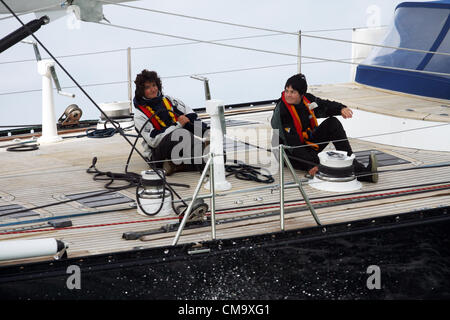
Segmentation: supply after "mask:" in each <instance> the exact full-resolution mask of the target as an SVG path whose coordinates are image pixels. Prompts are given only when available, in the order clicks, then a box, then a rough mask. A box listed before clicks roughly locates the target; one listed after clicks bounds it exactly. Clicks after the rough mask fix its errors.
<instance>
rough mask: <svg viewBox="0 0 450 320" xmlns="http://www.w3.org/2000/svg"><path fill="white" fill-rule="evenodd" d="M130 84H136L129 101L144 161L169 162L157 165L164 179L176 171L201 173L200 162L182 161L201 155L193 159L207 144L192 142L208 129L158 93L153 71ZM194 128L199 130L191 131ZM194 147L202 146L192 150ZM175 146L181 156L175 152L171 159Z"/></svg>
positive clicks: (178, 102) (191, 113)
mask: <svg viewBox="0 0 450 320" xmlns="http://www.w3.org/2000/svg"><path fill="white" fill-rule="evenodd" d="M134 83H135V84H136V90H135V96H134V99H133V104H134V107H135V113H134V123H135V128H136V131H137V132H141V134H142V137H143V138H144V142H143V147H144V149H145V154H146V156H147V157H148V159H149V160H151V161H160V160H170V161H164V162H163V163H162V164H161V163H158V164H157V166H159V167H163V168H164V170H165V171H166V175H171V174H172V173H174V172H176V171H198V170H202V168H203V167H204V164H203V161H201V164H197V163H196V162H199V161H195V160H194V159H188V160H185V159H184V158H186V157H193V156H194V157H195V156H202V155H203V153H202V154H199V155H196V154H195V151H197V150H201V151H202V152H203V150H204V148H205V147H206V145H207V143H204V142H202V140H201V139H197V138H195V137H194V135H196V134H197V135H199V136H200V134H201V136H200V138H202V136H204V135H205V133H206V134H207V133H208V132H209V131H208V129H209V127H208V126H207V125H206V124H205V123H204V122H202V121H200V120H199V119H198V115H197V113H195V112H194V111H193V110H192V109H191V108H189V107H188V106H186V105H185V104H184V103H183V102H182V101H181V100H179V99H175V98H173V97H170V96H167V95H164V94H163V93H162V83H161V79H160V78H159V76H158V74H157V73H156V72H155V71H149V70H147V69H144V70H143V71H142V72H141V73H139V74H138V75H137V76H136V80H135V81H134ZM144 126H145V127H144ZM194 126H199V127H198V129H197V130H195V129H194ZM143 127H144V128H143ZM180 138H181V139H180ZM180 140H181V141H180ZM208 142H209V141H208ZM180 143H181V145H180ZM197 143H201V144H202V145H201V146H199V147H195V144H197ZM177 145H178V147H177V149H176V151H178V150H180V151H181V152H176V153H177V154H176V156H177V157H176V158H174V157H173V155H172V153H173V152H172V151H173V150H174V148H175V146H177ZM189 149H190V152H186V153H190V155H187V154H185V155H183V153H184V152H183V151H185V150H189ZM179 153H180V154H179ZM180 159H184V160H180ZM181 162H182V163H181Z"/></svg>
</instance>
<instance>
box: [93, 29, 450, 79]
mask: <svg viewBox="0 0 450 320" xmlns="http://www.w3.org/2000/svg"><path fill="white" fill-rule="evenodd" d="M94 23H97V24H101V25H104V26H108V27H113V28H118V29H123V30H130V31H136V32H142V33H147V34H153V35H158V36H163V37H169V38H176V39H183V40H190V41H198V42H202V43H205V44H212V45H215V46H221V47H226V48H233V49H241V50H247V51H253V52H261V53H268V54H275V55H281V56H287V57H295V58H304V59H312V60H320V61H328V62H338V63H343V64H351V65H359V66H366V67H377V68H381V69H387V70H397V71H408V72H416V73H421V74H431V75H439V76H450V73H446V72H435V71H426V70H416V69H409V68H399V67H391V66H382V65H375V64H373V65H370V64H364V63H357V62H349V61H341V60H337V59H330V58H321V57H312V56H304V55H301V56H300V55H297V54H292V53H287V52H279V51H272V50H266V49H257V48H251V47H244V46H238V45H232V44H225V43H219V42H214V41H209V40H200V39H194V38H190V37H185V36H179V35H174V34H169V33H162V32H156V31H150V30H144V29H139V28H132V27H127V26H122V25H117V24H111V23H109V24H108V23H104V22H94ZM449 55H450V54H449Z"/></svg>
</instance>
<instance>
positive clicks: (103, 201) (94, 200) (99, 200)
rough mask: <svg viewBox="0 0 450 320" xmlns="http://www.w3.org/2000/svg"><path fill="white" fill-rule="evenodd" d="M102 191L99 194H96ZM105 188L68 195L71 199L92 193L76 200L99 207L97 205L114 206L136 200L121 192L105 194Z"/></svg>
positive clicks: (89, 205)
mask: <svg viewBox="0 0 450 320" xmlns="http://www.w3.org/2000/svg"><path fill="white" fill-rule="evenodd" d="M97 193H100V194H99V195H98V196H96V195H95V194H97ZM104 193H105V190H98V191H90V192H83V193H74V194H67V195H66V197H67V198H69V199H77V198H81V197H85V196H89V195H92V197H89V198H84V199H80V200H76V201H77V202H78V203H81V204H82V205H84V206H86V207H89V208H97V207H105V206H112V205H115V204H121V203H127V202H133V201H134V200H133V199H131V198H128V197H127V196H125V195H123V194H121V193H119V192H111V193H107V194H104Z"/></svg>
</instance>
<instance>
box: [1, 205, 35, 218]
mask: <svg viewBox="0 0 450 320" xmlns="http://www.w3.org/2000/svg"><path fill="white" fill-rule="evenodd" d="M23 209H26V208H25V207H23V206H21V205H19V204H8V205H4V206H0V215H3V214H6V213H10V212H14V211H18V210H23ZM38 215H39V213H37V212H34V211H25V212H21V213H16V214H12V215H7V216H0V220H2V219H9V218H21V217H29V216H38Z"/></svg>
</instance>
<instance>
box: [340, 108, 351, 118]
mask: <svg viewBox="0 0 450 320" xmlns="http://www.w3.org/2000/svg"><path fill="white" fill-rule="evenodd" d="M341 115H342V117H343V118H344V119H348V118H351V117H352V116H353V111H352V110H351V109H350V108H347V107H345V108H342V109H341Z"/></svg>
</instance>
